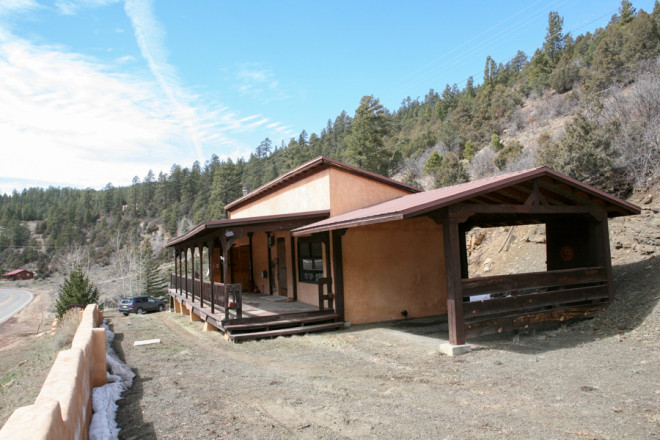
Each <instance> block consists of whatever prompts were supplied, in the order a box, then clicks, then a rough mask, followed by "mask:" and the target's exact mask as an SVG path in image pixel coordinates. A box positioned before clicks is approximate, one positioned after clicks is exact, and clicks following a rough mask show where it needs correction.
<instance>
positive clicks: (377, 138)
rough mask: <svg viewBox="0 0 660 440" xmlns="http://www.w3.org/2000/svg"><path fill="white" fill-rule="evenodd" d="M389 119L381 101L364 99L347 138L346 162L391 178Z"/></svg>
mask: <svg viewBox="0 0 660 440" xmlns="http://www.w3.org/2000/svg"><path fill="white" fill-rule="evenodd" d="M387 116H388V115H387V110H386V109H385V107H383V106H382V105H381V103H380V101H379V100H378V99H377V98H374V97H373V96H364V97H362V99H361V100H360V106H359V107H358V108H357V110H356V111H355V117H354V118H353V121H352V122H351V128H350V133H349V135H348V136H347V137H346V151H345V159H346V161H347V162H348V163H349V164H351V165H356V166H358V167H360V168H364V169H365V170H368V171H373V172H376V173H379V174H383V175H387V171H388V169H389V168H390V159H391V157H390V156H391V154H390V152H389V151H388V149H387V148H386V147H385V136H387V135H388V134H389V133H390V125H389V119H388V117H387Z"/></svg>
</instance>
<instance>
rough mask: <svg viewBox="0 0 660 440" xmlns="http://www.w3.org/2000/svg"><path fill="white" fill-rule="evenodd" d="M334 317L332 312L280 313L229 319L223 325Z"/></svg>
mask: <svg viewBox="0 0 660 440" xmlns="http://www.w3.org/2000/svg"><path fill="white" fill-rule="evenodd" d="M329 315H335V312H334V310H324V311H320V310H316V311H313V312H295V313H280V314H277V315H266V316H250V317H245V318H231V319H230V320H228V321H227V322H226V323H225V324H228V325H234V324H253V323H255V324H256V323H262V322H268V321H277V320H283V319H298V318H307V317H309V316H329Z"/></svg>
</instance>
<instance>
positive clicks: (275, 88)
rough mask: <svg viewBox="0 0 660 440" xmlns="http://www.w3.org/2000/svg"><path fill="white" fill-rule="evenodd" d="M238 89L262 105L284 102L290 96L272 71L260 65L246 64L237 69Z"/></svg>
mask: <svg viewBox="0 0 660 440" xmlns="http://www.w3.org/2000/svg"><path fill="white" fill-rule="evenodd" d="M235 76H236V81H237V85H236V89H237V90H238V91H239V92H240V93H241V94H242V95H245V96H249V97H250V98H253V99H258V100H260V101H261V102H262V103H268V102H271V101H283V100H285V99H288V98H290V95H289V94H288V93H287V92H285V91H284V90H283V89H282V88H281V87H280V83H279V81H277V80H276V79H274V77H275V75H274V74H273V72H272V71H271V70H270V69H266V68H263V67H262V66H261V65H260V64H259V63H246V64H242V65H240V66H238V67H237V68H236V74H235Z"/></svg>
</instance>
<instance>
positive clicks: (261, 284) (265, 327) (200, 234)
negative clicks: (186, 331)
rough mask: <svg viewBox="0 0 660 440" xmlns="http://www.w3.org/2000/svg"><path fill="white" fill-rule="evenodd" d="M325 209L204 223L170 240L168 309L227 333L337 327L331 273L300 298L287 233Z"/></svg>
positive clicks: (245, 335) (250, 335)
mask: <svg viewBox="0 0 660 440" xmlns="http://www.w3.org/2000/svg"><path fill="white" fill-rule="evenodd" d="M327 216H328V212H327V211H320V212H308V213H298V214H288V215H278V216H267V217H252V218H248V219H236V220H232V219H230V220H220V221H214V222H208V223H204V224H202V225H199V226H198V227H196V228H195V229H194V230H192V231H191V232H189V233H188V234H186V235H184V236H182V237H179V238H177V239H176V240H174V241H172V242H170V243H168V247H173V248H174V263H175V264H174V273H173V274H172V276H171V288H170V305H171V307H172V309H173V310H174V311H176V312H178V313H182V314H185V315H187V316H189V317H190V320H191V321H202V322H204V328H205V330H212V329H217V330H220V331H222V332H223V333H225V334H226V336H227V337H228V338H229V339H231V340H245V339H256V338H264V337H274V336H280V335H290V334H296V333H308V332H311V331H321V330H330V329H337V328H341V327H342V326H343V322H342V321H341V319H340V316H339V315H338V314H337V313H335V310H334V309H335V305H334V293H333V292H332V280H331V278H329V277H327V278H321V279H319V280H318V281H319V282H318V283H317V287H318V291H317V292H316V291H315V292H314V294H312V295H310V292H305V296H304V298H305V301H304V302H303V301H300V300H299V298H298V292H297V287H298V284H297V277H296V255H295V242H294V239H293V237H291V234H290V232H289V231H290V230H291V229H293V228H295V227H299V226H301V225H304V224H308V223H310V222H314V221H318V220H319V219H323V218H326V217H327ZM328 273H329V272H328ZM317 294H318V295H317Z"/></svg>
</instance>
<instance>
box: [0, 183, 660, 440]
mask: <svg viewBox="0 0 660 440" xmlns="http://www.w3.org/2000/svg"><path fill="white" fill-rule="evenodd" d="M650 194H651V196H652V197H651V200H650V201H649V200H648V194H645V193H644V194H636V195H633V198H632V199H631V201H632V202H633V203H636V204H638V205H639V206H642V207H643V208H644V209H643V211H642V214H641V215H640V216H636V217H629V218H624V219H614V220H612V221H610V236H611V242H612V257H613V263H614V281H615V292H616V299H615V301H614V303H613V304H612V305H611V306H610V307H609V308H608V309H607V310H606V311H605V312H604V313H603V314H602V315H601V316H599V317H597V318H595V319H592V320H588V321H582V322H577V323H574V324H569V325H567V326H554V327H546V328H544V329H537V330H535V331H529V332H521V333H520V334H519V335H517V336H516V335H513V334H511V333H503V334H496V335H491V336H487V337H482V338H477V339H472V340H470V341H469V343H470V344H471V345H472V347H473V351H472V352H471V353H469V354H466V355H462V356H458V357H454V358H451V357H447V356H443V355H441V354H440V353H439V352H438V346H439V344H440V343H441V342H443V341H444V340H446V338H447V328H446V323H443V322H441V321H440V320H439V319H415V320H406V321H399V322H390V323H382V324H373V325H366V326H353V327H351V328H349V329H345V330H342V331H339V332H329V333H323V334H312V335H307V336H296V337H287V338H277V339H272V340H266V341H257V342H247V343H242V344H234V343H230V342H228V341H225V340H224V339H223V337H222V335H221V334H219V333H203V332H201V325H200V324H199V323H191V322H188V321H187V320H186V318H184V317H183V316H181V315H176V314H174V313H168V312H164V313H154V314H149V315H145V316H140V317H138V316H133V315H131V316H128V317H124V316H122V315H119V314H117V313H116V312H113V311H111V310H108V311H106V316H107V317H108V318H109V321H110V326H111V328H112V329H113V330H114V331H115V332H116V334H117V335H116V340H115V343H114V348H115V350H116V351H117V352H118V353H119V354H120V356H121V357H122V358H123V359H124V360H125V361H126V363H127V364H128V365H129V366H130V367H131V368H133V370H134V372H135V373H136V379H135V382H134V385H133V387H132V388H131V389H130V390H128V391H126V392H125V393H124V395H123V398H122V399H121V400H120V401H119V409H118V416H117V419H118V423H119V425H120V427H121V432H120V438H123V439H150V438H158V439H210V438H240V439H243V438H246V439H251V438H255V439H257V438H258V439H267V438H274V439H275V438H277V439H279V438H310V439H311V438H314V439H316V438H325V439H335V438H337V439H340V438H406V439H408V438H431V437H434V438H440V439H459V438H461V439H462V438H471V439H472V438H475V439H481V438H483V439H490V438H493V439H501V438H534V439H537V438H543V439H566V438H568V439H620V438H634V439H647V438H648V439H658V438H660V258H658V256H660V191H658V189H657V188H656V189H654V190H653V192H651V193H650ZM647 202H648V203H647ZM507 236H508V237H509V238H508V239H507ZM544 248H545V245H544V243H543V237H542V233H540V232H539V230H538V229H535V227H533V226H532V227H528V228H527V229H525V228H521V227H516V228H514V230H513V231H512V232H511V234H509V231H508V230H502V231H497V232H495V233H489V234H486V236H485V237H484V239H483V241H482V243H481V244H480V245H478V246H475V248H474V249H471V255H470V263H471V268H470V276H478V275H485V274H488V273H491V274H493V273H501V272H502V271H506V270H509V269H508V268H511V267H518V268H520V267H523V268H526V269H525V270H527V271H529V270H533V269H530V268H534V267H535V265H536V264H538V263H539V261H540V262H541V264H542V263H543V252H542V250H543V249H544ZM500 249H501V250H500ZM487 258H490V259H491V261H490V262H488V263H486V260H487ZM486 269H487V270H486ZM104 273H105V272H103V271H99V274H98V276H100V277H101V278H102V277H103V274H104ZM90 276H91V278H92V280H93V281H95V282H99V281H98V280H101V278H97V274H95V273H93V274H91V275H90ZM100 284H101V286H103V287H104V288H106V287H107V288H110V287H113V286H114V284H113V283H112V282H110V281H108V282H104V281H101V282H100ZM115 284H116V283H115ZM0 287H1V286H0ZM23 287H25V288H27V289H29V290H31V291H33V292H34V293H36V299H35V301H34V302H33V303H32V304H31V305H30V306H28V307H27V308H26V309H25V310H23V311H22V312H21V313H20V314H19V315H18V316H17V317H16V318H14V319H12V320H10V321H8V322H6V323H5V324H3V325H1V326H0V424H2V423H4V422H5V420H6V419H7V418H8V417H9V415H10V414H11V412H12V411H13V410H14V409H15V408H17V407H19V406H22V405H27V404H30V403H32V402H33V401H34V398H35V397H36V395H37V394H38V392H39V389H40V387H41V384H42V383H43V380H44V378H45V376H46V374H47V372H48V369H49V368H50V365H51V364H52V360H53V359H54V357H55V355H56V353H57V350H58V349H59V348H60V347H61V345H60V344H61V341H60V340H58V337H57V336H55V337H51V336H49V335H47V334H43V335H41V336H39V333H41V332H43V330H44V329H43V327H44V326H45V327H48V328H49V327H50V321H49V320H48V314H47V313H48V312H46V315H45V316H46V317H47V319H45V320H44V322H45V324H41V319H42V318H41V316H44V310H47V309H49V308H52V300H53V298H54V294H55V293H54V292H55V291H56V289H57V282H56V281H53V282H50V283H46V284H35V285H32V287H29V286H23ZM152 338H159V339H161V341H162V342H161V344H157V345H147V346H139V347H134V346H133V342H134V341H136V340H145V339H152ZM65 348H66V347H65Z"/></svg>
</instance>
